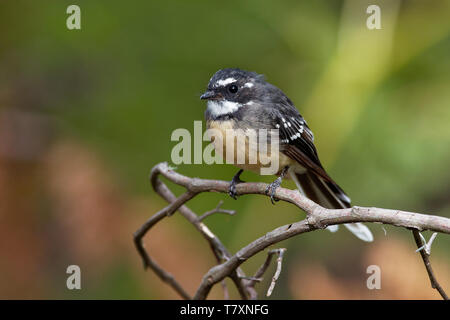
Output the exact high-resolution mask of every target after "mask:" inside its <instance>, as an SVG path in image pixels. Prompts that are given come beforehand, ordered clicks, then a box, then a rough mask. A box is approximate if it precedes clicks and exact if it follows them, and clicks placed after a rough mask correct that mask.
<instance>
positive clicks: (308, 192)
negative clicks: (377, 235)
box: [289, 168, 373, 242]
mask: <svg viewBox="0 0 450 320" xmlns="http://www.w3.org/2000/svg"><path fill="white" fill-rule="evenodd" d="M289 175H290V176H291V178H292V180H294V182H295V184H296V186H297V188H298V190H299V191H300V192H301V193H302V194H303V195H305V196H306V197H308V198H309V199H311V200H313V201H314V202H316V203H318V204H320V205H321V206H323V207H325V208H330V209H342V208H349V207H350V198H349V197H347V195H346V194H345V193H344V191H342V189H341V188H340V187H339V186H338V185H336V184H332V183H330V182H326V181H324V180H323V179H322V178H321V177H318V176H316V175H315V174H313V173H309V172H304V173H297V172H295V171H294V169H293V168H289ZM344 226H345V227H346V228H347V229H348V230H349V231H350V232H351V233H353V234H354V235H355V236H356V237H358V238H359V239H361V240H363V241H367V242H372V241H373V235H372V232H371V231H370V230H369V228H367V226H365V225H364V224H362V223H360V222H358V223H349V224H344ZM338 228H339V226H337V225H333V226H329V227H327V230H329V231H331V232H336V231H337V230H338Z"/></svg>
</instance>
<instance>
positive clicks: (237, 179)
mask: <svg viewBox="0 0 450 320" xmlns="http://www.w3.org/2000/svg"><path fill="white" fill-rule="evenodd" d="M243 171H244V170H243V169H241V170H239V171H238V173H236V174H235V175H234V177H233V179H232V180H231V183H230V188H229V189H228V194H229V195H230V197H232V198H233V199H234V200H237V193H236V185H237V184H239V183H242V182H244V181H242V180H241V179H240V175H241V174H242V172H243Z"/></svg>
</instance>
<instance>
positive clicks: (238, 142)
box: [207, 120, 300, 173]
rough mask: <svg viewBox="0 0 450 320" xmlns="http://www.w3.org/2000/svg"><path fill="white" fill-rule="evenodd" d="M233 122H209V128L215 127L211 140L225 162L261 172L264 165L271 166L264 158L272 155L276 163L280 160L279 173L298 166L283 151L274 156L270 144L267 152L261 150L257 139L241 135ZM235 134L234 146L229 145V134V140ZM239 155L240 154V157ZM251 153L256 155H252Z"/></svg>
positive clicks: (231, 139)
mask: <svg viewBox="0 0 450 320" xmlns="http://www.w3.org/2000/svg"><path fill="white" fill-rule="evenodd" d="M233 124H234V121H233V120H229V121H208V122H207V127H208V129H214V131H213V133H212V135H211V141H212V143H213V144H214V149H215V150H216V152H217V153H218V154H219V155H220V156H221V157H222V158H223V159H224V162H226V163H230V164H233V165H235V166H237V167H238V168H241V169H244V170H249V171H254V172H256V173H260V169H261V168H262V167H269V166H270V164H268V163H267V161H265V160H264V159H266V158H267V157H270V158H271V160H272V161H275V163H277V162H278V170H277V172H278V173H279V172H280V171H281V169H282V168H284V167H285V166H295V167H297V166H298V164H297V163H296V162H295V161H294V160H292V159H291V158H289V157H287V156H286V155H284V154H283V153H280V152H277V153H276V154H274V155H273V156H272V155H271V153H270V145H268V146H267V150H268V152H267V153H266V152H260V150H259V148H258V144H257V143H256V141H255V140H254V139H249V138H248V136H247V135H245V136H244V137H242V135H239V133H238V131H236V130H234V125H233ZM234 135H236V137H235V138H234V146H233V145H232V146H227V136H228V137H229V139H228V140H229V141H233V136H234ZM239 136H241V138H237V137H239ZM233 147H234V148H233ZM238 155H240V157H239V156H238ZM251 155H254V156H253V157H251ZM255 155H256V156H255ZM299 169H300V168H299ZM296 171H297V170H296Z"/></svg>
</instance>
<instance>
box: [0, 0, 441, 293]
mask: <svg viewBox="0 0 450 320" xmlns="http://www.w3.org/2000/svg"><path fill="white" fill-rule="evenodd" d="M372 2H373V1H372ZM372 2H371V1H365V0H348V1H333V0H328V1H298V0H295V1H294V0H291V1H257V0H245V1H200V0H198V1H182V0H179V1H174V0H169V1H164V2H163V1H133V2H124V1H83V0H79V1H31V0H28V1H2V2H1V4H0V298H3V299H5V298H6V299H10V298H44V299H45V298H67V299H78V298H88V299H91V298H100V299H103V298H114V299H115V298H126V299H130V298H138V299H168V298H178V296H177V295H176V294H175V293H174V292H172V290H171V289H170V288H169V287H168V286H167V285H166V284H164V283H163V282H161V281H160V280H159V279H158V278H157V277H156V276H155V275H154V274H153V273H151V272H150V271H147V272H144V270H143V268H142V265H141V261H140V260H139V257H138V255H137V253H136V252H135V249H134V246H133V243H132V233H133V232H134V231H135V230H137V229H138V227H139V226H140V225H141V224H142V223H143V222H144V221H145V220H146V219H147V218H148V217H150V216H151V215H152V214H153V213H155V212H156V211H158V210H160V209H161V208H163V206H164V205H165V203H164V201H163V200H162V199H160V198H158V197H157V196H156V195H155V194H154V192H153V191H152V190H151V187H150V185H149V182H148V174H149V172H150V170H151V168H152V167H153V166H154V165H155V164H157V163H159V162H161V161H170V153H171V149H172V148H173V146H174V145H175V144H176V142H172V141H170V136H171V133H172V131H173V130H175V129H177V128H187V129H188V130H190V131H191V132H192V131H193V121H194V120H203V112H204V110H205V104H204V102H202V101H200V100H199V96H200V94H201V93H202V91H203V90H204V88H205V87H206V85H207V82H208V80H209V78H210V77H211V75H212V74H213V73H214V72H215V71H217V70H218V69H221V68H226V67H239V68H242V69H246V70H252V71H256V72H258V73H263V74H265V75H266V77H267V79H268V81H270V82H271V83H273V84H275V85H277V86H278V87H280V88H281V89H282V90H283V91H284V92H285V93H286V94H287V95H288V96H289V97H290V98H291V100H293V101H294V103H295V104H296V106H297V108H298V109H299V110H300V112H301V114H302V115H303V116H304V117H305V118H306V119H307V121H308V124H309V125H310V127H311V128H312V130H313V132H314V133H315V137H316V140H315V141H316V145H317V148H318V150H319V155H320V158H321V160H322V163H323V164H324V166H325V167H326V168H327V170H328V171H329V172H330V174H331V175H332V176H333V177H334V178H335V180H337V181H338V182H339V184H340V185H341V186H342V187H343V188H344V190H346V191H347V193H348V194H349V195H350V196H351V198H352V200H353V202H354V204H357V205H362V206H377V207H386V208H397V209H403V210H410V211H416V212H424V213H430V214H437V215H442V216H447V217H449V216H450V197H449V190H450V183H449V178H450V171H449V170H448V164H449V163H450V148H449V146H450V127H449V124H450V59H449V58H450V1H445V0H443V1H434V0H433V1H420V0H417V1H394V0H390V1H375V3H376V4H378V5H379V6H380V8H381V26H382V29H380V30H369V29H368V28H367V27H366V19H367V18H368V16H369V14H367V13H366V8H367V7H368V6H369V5H370V4H374V3H372ZM70 4H77V5H79V6H80V8H81V27H82V29H81V30H68V29H67V28H66V19H67V17H68V15H67V14H66V8H67V6H68V5H70ZM177 170H178V171H179V172H181V173H183V174H186V175H190V176H199V177H203V178H216V179H225V180H230V179H231V177H232V176H233V175H234V173H235V172H236V169H235V168H234V167H232V166H230V165H211V166H207V165H180V166H178V169H177ZM243 179H244V180H246V181H267V182H269V181H271V180H273V177H259V176H257V175H254V174H252V173H244V175H243ZM285 186H286V187H290V188H293V187H294V186H293V184H292V183H291V182H286V183H285ZM174 190H176V191H177V192H180V191H181V189H180V188H175V189H174ZM219 200H224V206H223V207H224V208H227V209H235V210H237V215H235V216H233V217H230V216H226V215H216V216H212V217H210V218H208V220H206V223H207V224H208V226H210V228H211V229H212V230H213V232H215V233H216V234H217V235H218V236H219V237H220V238H221V239H222V241H223V242H224V244H225V245H226V246H227V247H228V249H229V250H230V251H231V252H236V251H237V250H238V249H240V248H241V247H243V246H244V245H246V244H247V243H249V242H250V241H252V240H254V239H256V238H257V237H259V236H261V235H263V234H264V233H265V232H267V231H269V230H271V229H274V228H275V227H277V226H280V225H282V224H286V223H289V222H293V221H297V220H299V219H302V218H303V217H304V213H303V212H300V211H299V210H298V209H297V208H295V207H293V206H292V205H288V204H285V203H277V204H276V206H272V205H271V204H270V201H269V200H268V199H266V198H262V197H258V196H245V197H241V198H239V199H238V201H234V200H232V199H230V198H229V197H228V196H227V195H222V194H220V195H218V194H204V195H201V196H199V197H198V198H197V199H194V201H192V202H191V203H190V207H191V208H192V209H193V210H195V211H196V212H198V213H203V212H205V211H207V210H210V209H212V208H214V207H215V206H216V205H217V203H218V201H219ZM369 227H370V228H371V230H372V231H373V233H374V235H375V242H374V243H371V244H367V243H363V242H361V241H359V240H357V239H356V238H355V237H353V236H352V235H351V234H350V233H349V232H348V231H347V230H344V229H342V228H341V230H340V231H339V232H338V233H336V234H332V233H329V232H327V231H317V232H313V233H310V234H305V235H302V236H300V237H297V238H293V239H290V240H288V241H285V242H283V243H281V244H279V247H286V248H287V249H288V250H287V253H286V255H285V264H284V267H283V272H282V274H281V277H280V280H279V282H278V284H277V287H276V288H275V290H274V293H273V296H272V298H275V299H308V298H313V299H326V298H335V299H347V298H350V299H354V298H363V299H364V298H368V299H378V298H384V299H399V298H412V299H414V298H424V299H428V298H439V296H438V295H437V293H436V292H435V291H434V290H432V289H431V287H430V285H429V281H428V278H427V276H426V272H425V269H424V267H423V265H422V261H421V260H420V258H419V255H418V254H416V253H415V252H414V250H415V246H414V243H413V240H412V236H411V234H410V232H408V231H406V230H403V229H397V228H394V227H390V226H385V227H382V226H381V225H376V224H372V225H370V226H369ZM424 234H425V236H426V237H427V238H428V237H429V236H430V233H424ZM146 246H147V248H148V249H149V250H150V252H151V253H152V254H153V255H154V257H155V259H157V261H158V262H160V264H161V265H163V266H164V267H165V268H167V269H168V270H169V271H170V272H171V273H173V274H174V275H175V276H176V278H177V279H179V281H180V282H181V283H182V284H183V285H184V286H185V287H186V288H187V290H188V291H189V292H190V293H193V292H194V291H195V289H196V288H197V286H198V285H199V283H200V280H201V277H202V275H203V274H204V273H205V272H206V271H207V270H208V269H209V268H210V267H211V266H213V265H214V263H215V260H214V257H213V256H212V255H211V253H210V252H209V248H208V246H207V244H206V243H205V242H204V241H203V239H202V238H201V236H200V235H199V234H197V233H196V232H195V230H194V229H193V228H192V227H191V226H190V225H189V224H188V223H186V221H184V220H183V219H182V218H181V217H180V216H178V215H174V216H173V217H171V218H170V219H166V220H165V221H163V222H162V223H161V225H158V226H157V227H156V228H155V230H152V231H151V232H150V233H149V235H148V236H147V237H146ZM449 249H450V242H449V239H448V236H446V235H439V236H438V237H437V240H436V242H435V244H434V245H433V254H432V261H433V263H434V267H435V269H436V273H437V275H438V278H439V279H440V281H441V283H442V285H443V286H444V288H447V289H450V288H449V287H450V274H449V270H450V268H449V265H450V256H449V254H448V252H449ZM264 258H265V254H264V253H260V254H258V255H257V256H256V257H255V258H254V259H252V260H250V261H248V262H246V263H245V264H244V265H243V269H244V270H245V271H246V272H247V273H248V274H253V273H254V272H255V270H256V269H257V268H258V266H259V265H260V264H261V263H262V262H263V261H264ZM71 264H76V265H79V266H80V267H81V270H82V289H81V290H79V291H76V290H75V291H70V290H68V289H67V288H66V278H67V277H68V275H67V274H66V268H67V266H68V265H71ZM371 264H376V265H379V266H380V268H381V272H382V289H381V290H368V289H367V287H366V279H367V277H368V276H369V275H368V274H366V268H367V267H368V266H369V265H371ZM271 272H273V266H272V268H271V269H270V270H269V273H268V274H267V275H266V279H265V280H264V281H263V282H262V283H261V284H259V285H258V287H257V288H258V290H259V292H260V296H261V297H264V293H265V291H266V290H267V288H268V286H269V282H270V278H271V275H270V273H271ZM229 284H230V285H229V287H230V294H231V297H234V298H238V295H237V293H236V291H235V290H234V289H233V288H232V285H231V283H229ZM211 298H218V299H222V298H223V293H222V291H221V289H220V285H218V286H217V287H216V288H215V289H214V290H213V292H212V294H211Z"/></svg>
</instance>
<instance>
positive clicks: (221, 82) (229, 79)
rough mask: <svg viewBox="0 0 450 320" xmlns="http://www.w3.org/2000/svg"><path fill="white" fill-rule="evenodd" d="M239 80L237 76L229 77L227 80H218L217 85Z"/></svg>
mask: <svg viewBox="0 0 450 320" xmlns="http://www.w3.org/2000/svg"><path fill="white" fill-rule="evenodd" d="M236 81H237V80H236V79H235V78H227V79H225V80H217V81H216V83H215V84H216V86H223V87H224V86H226V85H227V84H230V83H233V82H236Z"/></svg>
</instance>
